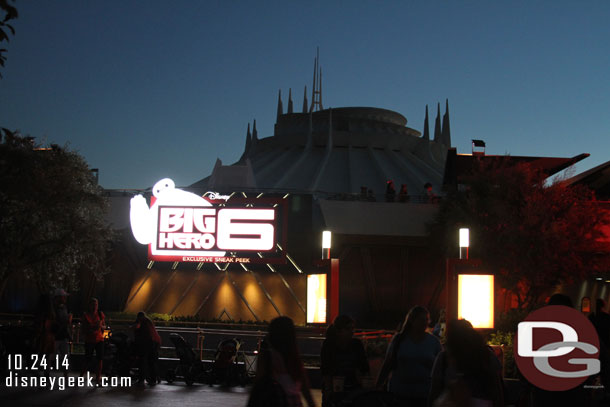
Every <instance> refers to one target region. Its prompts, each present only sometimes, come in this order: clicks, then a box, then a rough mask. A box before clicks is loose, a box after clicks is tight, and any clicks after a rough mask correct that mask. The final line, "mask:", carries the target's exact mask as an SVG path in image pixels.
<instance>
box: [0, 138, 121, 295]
mask: <svg viewBox="0 0 610 407" xmlns="http://www.w3.org/2000/svg"><path fill="white" fill-rule="evenodd" d="M0 133H2V136H3V137H2V140H1V142H0V213H1V214H2V215H1V219H0V282H1V283H0V284H1V285H0V295H1V294H2V291H3V290H4V287H5V284H6V281H7V279H8V277H9V276H10V275H11V274H13V273H19V274H23V275H24V276H25V277H26V278H28V279H30V280H32V281H33V282H34V283H35V284H36V285H37V286H38V288H39V289H40V290H48V289H50V288H51V287H54V286H55V287H57V286H61V287H64V288H67V289H72V290H74V289H76V288H77V285H78V282H77V275H78V273H79V272H80V271H82V270H85V271H91V272H93V273H94V274H95V275H96V276H97V277H101V276H102V275H103V274H104V272H105V261H106V258H107V251H108V248H109V243H110V241H111V239H112V237H113V236H112V230H111V228H110V227H109V225H107V224H106V222H105V211H106V209H107V200H106V198H105V197H104V196H103V194H102V189H101V188H100V187H99V186H98V185H97V183H96V181H95V178H94V177H93V175H92V174H91V171H90V169H89V167H88V166H87V163H86V162H85V160H84V159H83V158H82V157H81V156H80V155H79V154H78V153H76V152H74V151H70V150H68V149H67V148H63V147H59V146H57V145H51V147H50V148H42V147H41V146H40V145H38V144H36V143H35V142H34V139H33V138H31V137H22V136H20V135H19V134H18V133H17V132H11V131H9V130H7V129H1V130H0Z"/></svg>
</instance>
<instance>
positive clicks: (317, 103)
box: [309, 47, 323, 112]
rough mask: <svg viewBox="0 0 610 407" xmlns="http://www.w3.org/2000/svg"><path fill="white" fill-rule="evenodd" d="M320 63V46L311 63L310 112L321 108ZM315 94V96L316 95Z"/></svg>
mask: <svg viewBox="0 0 610 407" xmlns="http://www.w3.org/2000/svg"><path fill="white" fill-rule="evenodd" d="M319 63H320V47H318V48H317V50H316V59H315V60H314V63H313V89H312V90H311V106H310V107H309V111H310V112H314V111H316V110H322V109H323V107H322V68H320V67H319ZM316 96H317V97H316Z"/></svg>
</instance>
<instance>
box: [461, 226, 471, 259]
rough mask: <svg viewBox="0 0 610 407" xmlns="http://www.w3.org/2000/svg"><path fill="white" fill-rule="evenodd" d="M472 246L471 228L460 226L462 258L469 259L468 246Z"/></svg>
mask: <svg viewBox="0 0 610 407" xmlns="http://www.w3.org/2000/svg"><path fill="white" fill-rule="evenodd" d="M469 246H470V230H469V229H468V228H460V259H468V247H469Z"/></svg>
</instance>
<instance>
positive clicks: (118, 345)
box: [104, 332, 137, 377]
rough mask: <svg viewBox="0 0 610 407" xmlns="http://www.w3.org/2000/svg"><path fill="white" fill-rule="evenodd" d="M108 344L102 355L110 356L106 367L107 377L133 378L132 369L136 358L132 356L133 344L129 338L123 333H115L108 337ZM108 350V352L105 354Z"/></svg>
mask: <svg viewBox="0 0 610 407" xmlns="http://www.w3.org/2000/svg"><path fill="white" fill-rule="evenodd" d="M108 342H109V343H108V347H107V349H106V351H105V352H104V355H106V354H108V355H110V356H111V360H110V363H109V366H108V368H109V370H110V371H109V372H108V373H109V375H110V376H132V377H135V374H134V372H133V367H134V366H137V358H136V357H135V355H134V354H135V350H134V349H133V342H131V341H130V340H129V336H128V335H127V334H126V333H125V332H117V333H116V334H113V335H112V336H110V338H109V340H108ZM108 350H109V351H110V352H108V353H107V351H108ZM105 358H106V357H105ZM104 365H106V363H104Z"/></svg>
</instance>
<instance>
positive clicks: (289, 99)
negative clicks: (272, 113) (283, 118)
mask: <svg viewBox="0 0 610 407" xmlns="http://www.w3.org/2000/svg"><path fill="white" fill-rule="evenodd" d="M286 113H292V88H288V111H287V112H286Z"/></svg>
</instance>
